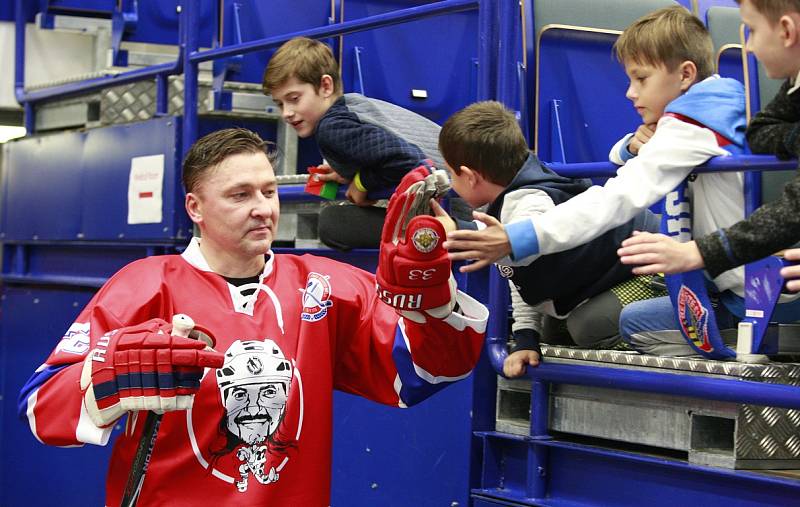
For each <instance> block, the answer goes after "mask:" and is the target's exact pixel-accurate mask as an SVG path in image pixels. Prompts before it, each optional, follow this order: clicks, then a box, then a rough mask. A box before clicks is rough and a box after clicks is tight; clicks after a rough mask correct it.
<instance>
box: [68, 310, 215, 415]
mask: <svg viewBox="0 0 800 507" xmlns="http://www.w3.org/2000/svg"><path fill="white" fill-rule="evenodd" d="M183 317H185V316H183ZM187 319H188V317H187ZM188 322H189V323H191V325H190V326H185V327H184V326H180V325H175V326H173V324H170V323H168V322H166V321H164V320H162V319H152V320H148V321H146V322H144V323H142V324H139V325H137V326H130V327H124V328H121V329H115V330H113V331H109V332H108V333H106V334H105V335H103V336H102V337H101V338H100V340H99V341H98V342H97V345H96V347H95V348H94V349H93V350H92V351H91V352H90V353H89V355H88V356H87V357H86V360H85V361H84V365H83V370H82V372H81V382H80V387H81V390H82V391H83V392H84V404H85V406H86V411H87V412H88V414H89V417H90V418H91V420H92V422H94V423H95V425H97V426H99V427H105V426H109V425H111V424H113V423H114V422H115V421H116V420H117V419H119V418H120V417H121V416H122V415H123V414H124V413H125V412H128V411H133V410H152V411H153V412H156V413H159V414H162V413H164V412H168V411H171V410H185V409H188V408H190V407H191V406H192V403H193V401H194V393H195V392H197V390H198V389H199V388H200V380H201V378H202V375H203V369H204V368H219V367H221V366H222V364H223V361H224V358H223V355H222V354H221V353H219V352H216V351H215V350H213V349H211V348H210V347H211V346H213V345H214V339H213V338H212V337H211V336H210V335H209V334H208V333H207V332H206V331H205V330H203V329H201V328H197V327H195V328H194V329H193V327H194V323H193V322H191V319H188ZM179 335H185V336H188V337H184V336H179Z"/></svg>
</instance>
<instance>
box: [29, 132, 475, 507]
mask: <svg viewBox="0 0 800 507" xmlns="http://www.w3.org/2000/svg"><path fill="white" fill-rule="evenodd" d="M264 147H265V143H264V142H263V141H262V140H261V139H260V138H259V137H258V136H257V135H256V134H254V133H252V132H250V131H247V130H244V129H227V130H222V131H218V132H215V133H212V134H209V135H208V136H205V137H204V138H202V139H200V140H199V141H198V142H197V143H195V145H194V146H193V147H192V149H191V150H190V151H189V153H188V154H187V156H186V160H185V161H184V165H183V183H184V187H185V189H186V192H187V196H186V210H187V212H188V214H189V216H190V217H191V219H192V221H194V223H195V224H197V226H198V227H199V229H200V231H201V238H193V239H192V241H191V243H190V244H189V246H188V247H187V249H186V251H185V252H184V253H183V254H182V255H165V256H154V257H148V258H145V259H140V260H138V261H135V262H133V263H131V264H129V265H127V266H126V267H124V268H123V269H121V270H120V271H119V272H117V273H116V274H115V275H114V276H113V277H112V278H111V279H109V281H108V282H107V283H106V284H105V285H104V286H103V287H102V288H101V289H100V291H99V292H98V293H97V294H96V295H95V297H94V298H93V299H92V300H91V301H90V302H89V304H88V305H87V306H86V308H84V309H83V311H82V312H81V313H80V314H79V315H78V317H77V319H76V320H75V322H74V323H73V324H72V325H71V326H70V328H69V329H68V330H67V332H66V333H65V335H64V337H63V338H62V339H61V341H60V342H59V343H58V344H57V345H56V347H55V349H54V351H53V352H52V353H51V355H50V357H48V359H47V360H46V361H45V363H44V364H43V365H42V366H40V367H39V368H38V369H37V370H36V372H35V373H34V375H33V376H32V377H31V379H30V380H29V381H28V383H27V384H26V385H25V387H24V388H23V390H22V393H21V395H20V405H19V407H20V415H21V416H22V417H23V418H24V419H25V420H27V422H28V424H29V425H30V428H31V431H32V432H33V434H34V435H35V436H36V438H37V439H39V440H40V441H42V442H44V443H46V444H50V445H58V446H73V445H82V444H84V443H92V444H100V445H105V444H106V443H107V442H108V439H109V436H110V433H111V429H112V427H113V426H114V424H115V423H116V422H117V421H118V420H119V418H120V417H121V416H122V415H123V414H127V415H128V418H127V421H128V422H127V425H126V428H125V431H124V432H123V433H121V434H120V435H118V437H117V438H116V443H115V446H114V451H113V454H112V459H111V463H110V467H109V472H108V476H107V479H106V496H107V499H106V504H107V505H112V506H115V505H119V503H120V499H121V496H122V491H123V488H124V487H125V482H126V480H127V477H128V473H129V471H130V469H131V464H132V461H133V457H134V456H133V455H134V453H135V450H136V447H137V445H138V443H139V440H140V438H141V434H142V428H141V426H142V425H143V421H144V413H143V412H138V411H139V410H153V411H156V412H160V413H164V415H163V419H162V421H161V426H160V429H159V431H158V438H157V440H156V444H155V451H154V452H153V454H152V458H151V460H150V463H149V468H148V469H147V474H146V476H145V480H144V485H143V487H142V490H141V495H140V497H139V504H140V505H171V506H180V505H234V504H236V505H243V506H244V505H292V506H294V505H298V506H299V505H303V506H306V505H308V506H322V505H328V503H329V496H330V493H329V491H330V470H331V427H332V420H331V408H332V396H333V389H339V390H341V391H345V392H349V393H354V394H358V395H361V396H364V397H366V398H369V399H371V400H374V401H377V402H380V403H384V404H388V405H394V406H398V407H406V406H408V405H411V404H414V403H418V402H420V401H422V400H424V399H425V398H427V397H429V396H431V395H432V394H434V393H435V392H437V391H438V390H440V389H441V388H443V387H445V386H446V385H448V384H450V383H452V382H455V381H457V380H459V379H462V378H464V377H466V376H467V375H468V374H469V373H470V372H471V370H472V368H473V367H474V365H475V363H476V362H477V359H478V356H479V355H480V350H481V346H482V342H483V334H484V330H485V326H486V319H487V317H488V311H487V310H486V308H485V307H484V306H483V305H481V304H480V303H478V302H477V301H475V300H474V299H472V298H470V297H469V296H467V295H466V294H463V293H461V292H458V291H457V290H456V287H455V283H454V281H453V278H452V276H451V274H450V264H449V261H447V256H446V253H445V252H444V250H443V249H442V247H441V243H442V242H443V239H444V229H443V228H442V226H441V224H440V223H439V222H438V221H437V220H435V219H433V218H431V217H428V216H422V217H416V218H411V217H412V216H413V215H414V214H417V213H420V209H421V208H424V207H425V205H426V204H427V202H428V198H429V197H430V196H436V195H437V194H439V193H440V191H441V190H442V188H441V184H442V181H441V173H437V172H434V173H433V174H431V173H430V172H429V171H428V170H427V169H419V170H416V171H413V172H411V173H409V174H408V175H407V176H406V179H404V181H403V182H402V183H401V185H400V187H399V188H398V192H396V193H395V195H394V196H393V198H392V200H391V201H390V205H389V210H388V213H387V216H388V219H387V223H386V229H385V231H384V235H383V242H382V246H381V257H380V262H379V267H378V276H377V283H376V277H375V276H373V275H372V274H370V273H367V272H365V271H362V270H360V269H357V268H355V267H353V266H349V265H346V264H343V263H341V262H337V261H333V260H330V259H327V258H322V257H315V256H311V255H303V256H295V255H283V254H280V255H276V254H274V253H272V251H271V250H270V247H271V244H272V240H273V238H274V237H275V233H276V230H277V227H278V219H279V215H280V207H279V202H278V193H277V182H276V179H275V174H274V172H273V169H272V165H271V163H270V160H269V157H268V155H267V153H265V149H264ZM409 219H410V220H409ZM376 289H377V294H376ZM390 305H393V306H394V308H393V307H392V306H390ZM178 313H182V314H186V315H188V316H190V317H191V318H192V319H194V320H195V321H196V322H197V324H198V326H197V329H196V330H195V333H201V332H202V334H205V335H208V337H210V338H209V340H210V341H209V343H213V344H214V348H213V349H210V348H205V347H206V345H205V344H204V343H202V342H198V341H195V340H192V339H191V338H192V336H191V335H190V337H189V338H182V337H180V336H172V334H173V333H172V328H171V326H170V325H169V324H168V322H169V321H170V319H171V318H172V316H173V315H174V314H178Z"/></svg>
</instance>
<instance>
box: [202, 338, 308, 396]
mask: <svg viewBox="0 0 800 507" xmlns="http://www.w3.org/2000/svg"><path fill="white" fill-rule="evenodd" d="M274 382H282V383H285V384H286V387H287V390H288V387H289V386H290V385H291V382H292V365H291V363H289V361H288V360H287V359H286V356H284V355H283V351H282V350H281V349H280V347H278V345H277V344H276V343H275V342H274V341H272V340H264V341H257V340H246V341H241V340H236V341H235V342H233V343H232V344H231V346H230V348H228V350H227V352H225V363H224V364H223V365H222V368H219V369H218V370H217V385H218V386H219V392H220V396H221V397H222V404H223V405H224V404H225V398H226V396H227V393H228V392H229V391H230V388H231V387H236V386H243V385H249V384H265V383H274Z"/></svg>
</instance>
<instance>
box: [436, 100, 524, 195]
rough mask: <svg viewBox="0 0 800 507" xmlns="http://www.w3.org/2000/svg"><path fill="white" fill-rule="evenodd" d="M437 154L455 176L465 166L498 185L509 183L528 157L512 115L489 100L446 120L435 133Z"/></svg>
mask: <svg viewBox="0 0 800 507" xmlns="http://www.w3.org/2000/svg"><path fill="white" fill-rule="evenodd" d="M439 151H440V152H441V154H442V156H443V157H444V159H445V160H446V161H447V164H448V165H449V166H450V168H451V169H452V170H453V171H454V172H455V173H456V174H460V171H461V169H460V167H461V166H462V165H463V166H467V167H469V168H470V169H472V170H474V171H478V172H480V173H481V175H483V177H484V178H486V179H487V180H489V181H491V182H492V183H496V184H498V185H502V186H507V185H508V184H509V183H511V180H513V179H514V176H516V174H517V172H519V170H520V169H521V168H522V165H523V164H524V163H525V160H526V159H527V158H528V155H529V154H530V150H529V149H528V143H527V142H526V141H525V136H524V135H523V134H522V130H521V129H520V128H519V123H517V118H516V116H514V113H512V112H511V111H509V110H508V109H506V107H505V106H503V104H501V103H500V102H495V101H491V100H487V101H484V102H476V103H475V104H472V105H469V106H467V107H465V108H464V109H462V110H460V111H458V112H456V113H455V114H453V115H452V116H451V117H450V118H448V119H447V121H446V122H445V123H444V126H443V127H442V131H441V133H440V134H439Z"/></svg>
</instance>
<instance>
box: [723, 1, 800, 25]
mask: <svg viewBox="0 0 800 507" xmlns="http://www.w3.org/2000/svg"><path fill="white" fill-rule="evenodd" d="M736 3H737V4H741V3H742V0H736ZM750 3H751V4H752V5H753V7H755V9H756V10H757V11H758V12H760V13H761V14H763V15H764V17H765V18H767V19H768V20H769V21H770V22H772V23H775V22H777V21H778V20H779V19H780V18H781V16H783V15H784V14H788V13H790V12H796V13H798V14H800V0H750Z"/></svg>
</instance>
